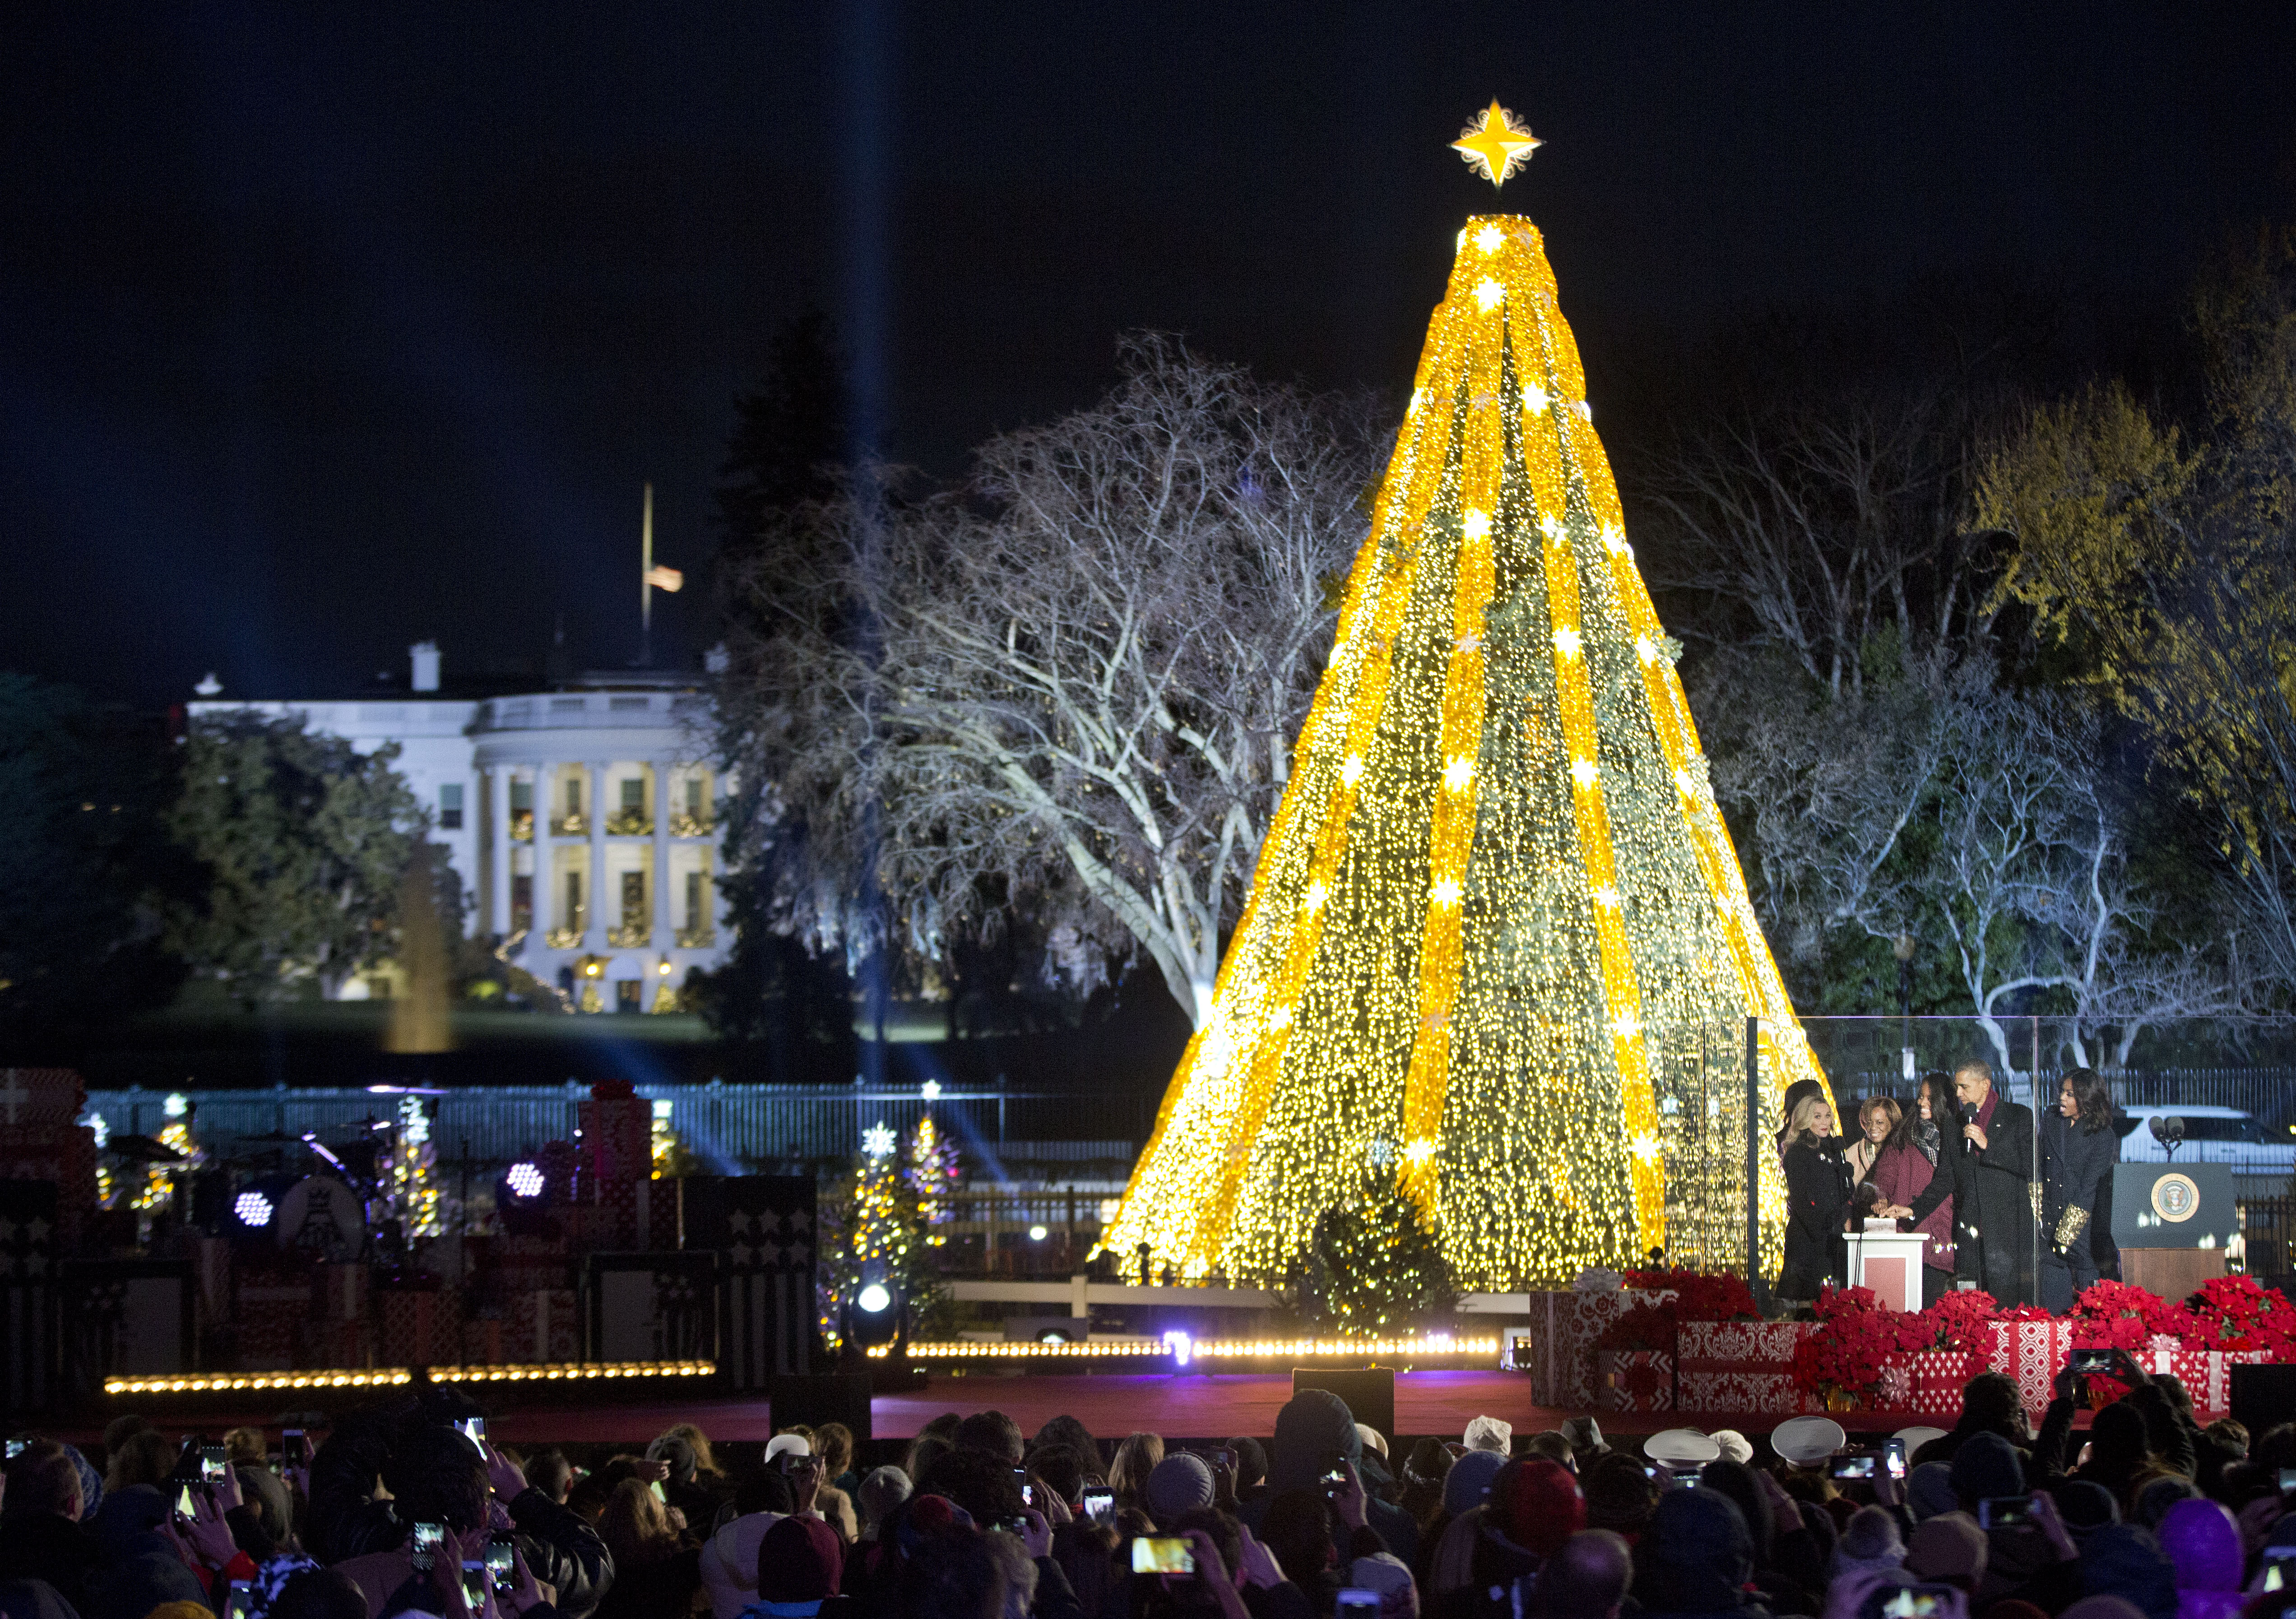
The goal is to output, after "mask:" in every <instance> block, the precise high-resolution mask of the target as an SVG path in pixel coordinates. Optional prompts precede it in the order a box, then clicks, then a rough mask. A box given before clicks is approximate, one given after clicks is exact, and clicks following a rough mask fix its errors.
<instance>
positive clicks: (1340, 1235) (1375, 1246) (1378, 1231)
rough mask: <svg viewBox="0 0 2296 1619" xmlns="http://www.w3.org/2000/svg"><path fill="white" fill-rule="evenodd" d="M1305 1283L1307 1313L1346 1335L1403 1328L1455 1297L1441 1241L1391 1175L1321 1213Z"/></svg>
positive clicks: (1372, 1178) (1447, 1305)
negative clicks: (1312, 1257) (1306, 1284)
mask: <svg viewBox="0 0 2296 1619" xmlns="http://www.w3.org/2000/svg"><path fill="white" fill-rule="evenodd" d="M1307 1280H1308V1288H1309V1290H1310V1292H1311V1297H1310V1298H1309V1299H1308V1300H1307V1301H1305V1302H1307V1303H1308V1307H1309V1309H1310V1310H1311V1311H1312V1312H1314V1313H1316V1314H1317V1315H1320V1316H1321V1317H1322V1318H1323V1320H1324V1322H1325V1323H1326V1324H1327V1325H1329V1326H1330V1327H1332V1328H1333V1329H1336V1330H1338V1331H1340V1332H1341V1333H1344V1334H1347V1335H1348V1336H1349V1337H1365V1336H1370V1337H1377V1336H1381V1335H1383V1334H1387V1333H1393V1332H1400V1331H1404V1330H1407V1329H1410V1328H1413V1327H1415V1326H1417V1325H1419V1324H1420V1322H1421V1321H1423V1319H1424V1318H1425V1317H1427V1316H1429V1315H1431V1314H1435V1313H1438V1312H1442V1311H1446V1310H1448V1309H1449V1308H1450V1307H1451V1306H1452V1305H1453V1304H1456V1302H1457V1301H1458V1296H1459V1289H1458V1287H1457V1284H1456V1280H1454V1278H1453V1276H1452V1272H1451V1264H1450V1262H1449V1261H1448V1260H1447V1259H1446V1258H1444V1257H1443V1245H1442V1242H1441V1240H1440V1239H1438V1238H1437V1236H1436V1235H1435V1232H1434V1231H1433V1230H1432V1229H1431V1228H1430V1226H1429V1225H1428V1223H1427V1221H1426V1218H1425V1216H1424V1215H1423V1214H1421V1213H1420V1210H1419V1206H1418V1205H1417V1204H1416V1203H1415V1202H1413V1201H1412V1199H1411V1198H1410V1197H1409V1196H1408V1195H1407V1194H1406V1192H1405V1191H1404V1190H1403V1186H1402V1183H1401V1182H1400V1180H1399V1179H1398V1177H1397V1176H1395V1175H1392V1174H1374V1175H1372V1176H1370V1177H1367V1178H1366V1179H1365V1182H1364V1183H1363V1186H1362V1188H1361V1189H1360V1190H1359V1191H1358V1193H1357V1197H1356V1198H1354V1200H1352V1201H1351V1202H1349V1203H1347V1204H1345V1205H1343V1206H1341V1207H1338V1208H1334V1209H1330V1210H1327V1211H1325V1213H1324V1217H1323V1219H1321V1220H1320V1221H1318V1222H1316V1246H1315V1259H1314V1263H1313V1264H1312V1265H1311V1266H1310V1267H1309V1268H1308V1279H1307Z"/></svg>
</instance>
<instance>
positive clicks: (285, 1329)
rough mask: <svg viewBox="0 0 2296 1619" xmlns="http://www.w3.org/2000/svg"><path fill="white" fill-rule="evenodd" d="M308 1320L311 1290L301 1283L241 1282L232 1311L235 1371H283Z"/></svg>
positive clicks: (291, 1363)
mask: <svg viewBox="0 0 2296 1619" xmlns="http://www.w3.org/2000/svg"><path fill="white" fill-rule="evenodd" d="M310 1319H311V1289H310V1287H309V1285H308V1284H307V1283H305V1282H245V1281H243V1282H242V1283H241V1284H240V1286H239V1304H238V1307H237V1311H236V1325H237V1327H238V1334H237V1339H238V1345H239V1368H238V1369H239V1370H242V1371H285V1370H290V1369H291V1368H292V1367H293V1366H294V1365H295V1363H296V1361H297V1359H298V1358H299V1353H298V1352H299V1350H300V1349H301V1347H302V1334H303V1329H304V1327H305V1326H306V1324H307V1323H308V1321H310Z"/></svg>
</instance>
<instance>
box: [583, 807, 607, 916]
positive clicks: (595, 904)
mask: <svg viewBox="0 0 2296 1619" xmlns="http://www.w3.org/2000/svg"><path fill="white" fill-rule="evenodd" d="M583 771H584V773H586V775H587V776H588V777H589V778H590V792H589V798H590V801H589V803H587V804H586V805H583V808H584V809H586V811H587V812H588V813H589V816H590V876H589V880H587V881H586V882H585V883H584V884H583V885H582V889H583V892H584V893H585V894H586V895H588V896H589V900H590V925H589V926H588V927H587V928H584V929H583V930H582V948H583V949H585V950H587V951H591V952H593V953H596V952H602V951H603V950H604V949H605V948H606V904H607V901H606V767H605V766H604V765H584V766H583Z"/></svg>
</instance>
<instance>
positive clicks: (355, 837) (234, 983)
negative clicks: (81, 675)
mask: <svg viewBox="0 0 2296 1619" xmlns="http://www.w3.org/2000/svg"><path fill="white" fill-rule="evenodd" d="M397 758H398V745H397V744H396V743H391V744H388V745H386V746H384V747H382V748H377V749H376V750H375V751H374V752H373V753H369V754H363V753H361V752H359V751H358V749H357V748H354V747H353V746H352V745H351V744H350V743H349V742H347V741H345V740H342V739H341V738H340V737H332V736H324V735H317V734H315V733H313V732H310V731H308V730H307V729H306V727H305V723H304V719H303V716H301V715H294V716H292V717H290V718H283V719H274V718H270V717H268V716H266V715H263V714H260V713H258V712H257V711H255V710H253V709H241V710H238V711H235V712H231V713H225V714H222V715H215V716H212V717H209V718H202V719H201V720H199V721H198V722H196V723H195V724H193V727H192V730H191V733H190V735H189V736H187V737H186V738H185V739H184V765H183V788H182V790H181V792H180V793H179V794H178V796H177V797H176V803H175V805H174V807H173V808H172V809H171V810H170V811H169V812H168V817H167V820H168V829H169V830H171V831H172V832H173V834H174V835H175V838H176V841H177V842H178V843H179V844H181V845H182V846H184V848H185V849H186V850H188V851H189V852H190V853H191V854H193V856H194V857H196V858H197V859H198V860H199V861H200V863H201V864H202V865H203V866H204V867H205V873H204V877H205V883H204V889H205V892H204V895H203V897H202V899H201V903H199V904H191V905H183V906H178V907H177V908H176V912H175V914H174V915H173V917H172V918H171V919H170V923H169V927H168V939H169V943H170V944H171V945H172V946H173V947H174V948H175V950H176V952H177V953H179V954H180V955H181V956H182V957H183V959H184V961H185V962H186V964H188V965H189V966H190V967H191V969H193V972H194V973H196V974H198V975H200V976H201V977H208V978H210V979H214V980H216V981H218V982H220V983H222V984H223V985H225V986H226V987H227V988H228V989H229V991H230V993H232V994H233V995H234V996H235V997H237V998H238V999H240V1000H241V1001H242V1002H247V1003H249V1004H253V1003H256V1002H264V1001H274V1000H279V999H283V998H288V997H291V996H293V995H296V994H298V993H302V990H303V988H304V987H305V986H306V985H307V984H309V983H310V982H312V981H316V982H317V983H318V984H319V985H321V987H322V988H324V989H325V990H327V991H330V992H332V990H333V989H334V988H336V987H337V986H339V985H340V984H341V983H342V982H343V980H344V979H346V978H348V977H350V975H351V974H352V973H354V972H356V971H357V970H358V969H361V968H363V967H365V966H369V965H371V964H372V963H373V962H375V961H380V960H381V959H383V958H384V957H387V956H389V955H391V954H393V953H394V952H395V951H396V948H397V942H398V940H397V935H398V929H397V928H396V926H395V923H396V922H397V920H398V912H399V901H400V894H401V889H402V885H403V882H404V880H405V878H406V871H407V867H408V865H409V863H411V862H412V861H413V859H414V850H415V846H416V845H417V844H418V843H419V842H421V841H422V807H421V805H419V804H417V803H416V801H415V797H414V792H413V791H412V790H411V789H409V788H408V787H407V785H406V778H405V777H404V776H402V775H400V774H399V773H398V771H397V770H396V769H394V768H393V762H394V761H395V760H396V759H397Z"/></svg>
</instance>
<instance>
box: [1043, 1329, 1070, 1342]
mask: <svg viewBox="0 0 2296 1619" xmlns="http://www.w3.org/2000/svg"><path fill="white" fill-rule="evenodd" d="M1037 1342H1038V1343H1039V1344H1052V1345H1066V1344H1067V1343H1068V1342H1069V1335H1068V1334H1067V1333H1065V1332H1062V1330H1061V1329H1059V1328H1058V1327H1047V1328H1046V1329H1044V1330H1043V1331H1042V1332H1040V1333H1038V1334H1037Z"/></svg>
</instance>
